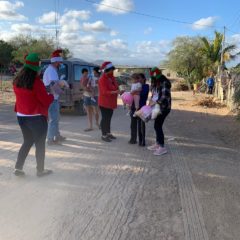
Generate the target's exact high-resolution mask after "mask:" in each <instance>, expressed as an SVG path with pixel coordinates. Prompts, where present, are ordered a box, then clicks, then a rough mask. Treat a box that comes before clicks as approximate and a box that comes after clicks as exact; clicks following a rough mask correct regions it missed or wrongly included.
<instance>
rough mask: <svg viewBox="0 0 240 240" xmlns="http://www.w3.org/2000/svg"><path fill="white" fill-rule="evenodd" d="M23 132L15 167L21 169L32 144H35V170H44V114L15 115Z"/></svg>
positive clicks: (45, 129) (45, 134)
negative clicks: (31, 115)
mask: <svg viewBox="0 0 240 240" xmlns="http://www.w3.org/2000/svg"><path fill="white" fill-rule="evenodd" d="M17 119H18V123H19V126H20V128H21V130H22V134H23V144H22V146H21V148H20V150H19V153H18V157H17V162H16V165H15V168H17V169H21V170H22V169H23V165H24V162H25V160H26V158H27V156H28V153H29V151H30V149H31V147H32V145H33V144H35V147H36V151H35V156H36V160H37V170H38V171H43V170H44V160H45V141H46V136H47V127H48V124H47V118H46V117H45V116H33V117H17Z"/></svg>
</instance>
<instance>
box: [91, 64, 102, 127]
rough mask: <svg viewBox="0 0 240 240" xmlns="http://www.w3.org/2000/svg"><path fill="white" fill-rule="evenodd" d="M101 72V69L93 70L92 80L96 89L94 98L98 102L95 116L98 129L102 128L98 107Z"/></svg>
mask: <svg viewBox="0 0 240 240" xmlns="http://www.w3.org/2000/svg"><path fill="white" fill-rule="evenodd" d="M100 75H101V72H100V68H99V67H94V68H93V78H92V81H93V82H92V85H93V87H94V98H95V101H96V105H94V115H95V121H96V125H97V127H98V128H100V125H99V107H98V95H99V93H98V92H99V91H98V81H99V78H100Z"/></svg>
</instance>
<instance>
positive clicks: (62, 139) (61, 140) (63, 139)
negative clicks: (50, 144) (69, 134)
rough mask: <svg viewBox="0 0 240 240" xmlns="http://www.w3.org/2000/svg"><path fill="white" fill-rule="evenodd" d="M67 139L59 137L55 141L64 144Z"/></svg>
mask: <svg viewBox="0 0 240 240" xmlns="http://www.w3.org/2000/svg"><path fill="white" fill-rule="evenodd" d="M66 139H67V138H66V137H63V136H61V135H60V136H58V137H56V139H55V141H59V142H63V141H66Z"/></svg>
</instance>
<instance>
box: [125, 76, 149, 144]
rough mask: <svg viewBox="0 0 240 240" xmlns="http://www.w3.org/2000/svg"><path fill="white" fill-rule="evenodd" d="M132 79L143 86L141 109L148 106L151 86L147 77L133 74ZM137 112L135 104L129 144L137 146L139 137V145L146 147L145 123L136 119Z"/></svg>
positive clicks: (132, 109)
mask: <svg viewBox="0 0 240 240" xmlns="http://www.w3.org/2000/svg"><path fill="white" fill-rule="evenodd" d="M132 78H138V81H139V82H140V83H141V84H142V88H141V91H140V100H139V108H141V107H143V106H144V105H146V102H147V99H148V93H149V85H148V84H146V77H145V75H144V74H143V73H140V74H136V73H135V74H133V75H132ZM135 111H136V106H135V102H134V101H133V104H132V106H131V113H130V116H131V125H130V129H131V138H130V140H129V141H128V143H129V144H136V143H137V135H138V145H139V146H145V145H146V143H145V122H144V121H143V120H142V119H141V118H139V117H134V113H135Z"/></svg>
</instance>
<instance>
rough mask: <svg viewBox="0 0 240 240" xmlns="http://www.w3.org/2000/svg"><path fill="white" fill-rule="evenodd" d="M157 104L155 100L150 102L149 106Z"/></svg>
mask: <svg viewBox="0 0 240 240" xmlns="http://www.w3.org/2000/svg"><path fill="white" fill-rule="evenodd" d="M155 104H156V102H154V101H153V100H150V101H149V103H148V105H149V106H151V107H152V106H154V105H155Z"/></svg>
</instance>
